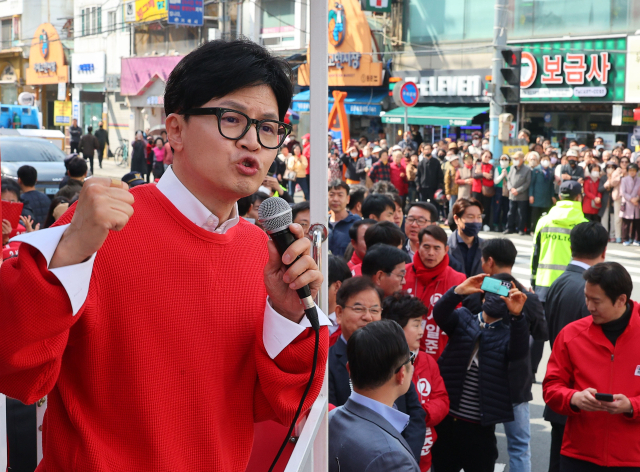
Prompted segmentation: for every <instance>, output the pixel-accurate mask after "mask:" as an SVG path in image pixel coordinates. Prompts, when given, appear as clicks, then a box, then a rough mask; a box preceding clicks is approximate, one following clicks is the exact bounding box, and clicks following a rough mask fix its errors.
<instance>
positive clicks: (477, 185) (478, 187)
mask: <svg viewBox="0 0 640 472" xmlns="http://www.w3.org/2000/svg"><path fill="white" fill-rule="evenodd" d="M477 168H478V164H475V165H474V166H473V169H472V172H471V175H472V176H473V175H475V173H476V169H477ZM482 172H483V173H484V172H489V173H490V174H491V175H493V166H492V165H491V164H485V163H483V164H482ZM483 185H484V186H485V187H493V179H485V178H484V177H482V178H481V179H476V178H474V179H473V183H472V184H471V191H472V192H476V193H481V192H482V186H483Z"/></svg>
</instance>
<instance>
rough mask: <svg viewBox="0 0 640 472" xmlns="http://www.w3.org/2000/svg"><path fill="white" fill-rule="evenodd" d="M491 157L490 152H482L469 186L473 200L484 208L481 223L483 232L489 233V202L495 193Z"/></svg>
mask: <svg viewBox="0 0 640 472" xmlns="http://www.w3.org/2000/svg"><path fill="white" fill-rule="evenodd" d="M492 157H493V155H492V154H491V151H483V152H482V155H481V157H480V159H481V160H480V161H478V162H476V163H475V165H474V169H473V184H472V185H471V194H472V195H473V198H475V199H476V200H478V201H479V202H480V203H482V206H483V208H485V215H484V220H483V221H482V224H483V229H484V231H489V223H490V222H491V218H490V217H491V200H492V198H493V196H494V195H495V192H496V189H495V187H494V183H493V165H492V164H491V159H492Z"/></svg>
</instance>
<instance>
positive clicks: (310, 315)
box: [258, 197, 320, 331]
mask: <svg viewBox="0 0 640 472" xmlns="http://www.w3.org/2000/svg"><path fill="white" fill-rule="evenodd" d="M258 221H260V224H261V225H262V227H263V228H264V229H265V231H266V232H267V234H268V235H269V236H271V239H272V240H273V242H274V243H275V245H276V248H277V249H278V253H279V254H280V256H282V255H283V254H284V252H285V251H286V250H287V248H288V247H289V246H291V245H292V244H293V243H294V242H295V241H296V237H295V236H294V235H293V233H292V232H291V230H290V229H289V225H290V224H291V223H292V222H293V219H292V217H291V207H290V206H289V204H288V203H287V202H286V200H283V199H282V198H279V197H270V198H267V199H266V200H264V201H263V202H262V203H261V204H260V207H259V208H258ZM296 260H297V259H296ZM294 262H295V261H294ZM292 264H293V262H292ZM290 265H291V264H290ZM296 292H298V296H299V297H300V300H302V304H303V305H304V312H305V314H306V315H307V319H308V320H309V322H310V323H311V327H312V328H313V329H314V330H316V331H317V330H319V329H320V323H319V321H318V312H317V310H316V304H315V303H314V301H313V298H312V297H311V289H310V288H309V286H308V285H305V286H304V287H301V288H299V289H297V290H296Z"/></svg>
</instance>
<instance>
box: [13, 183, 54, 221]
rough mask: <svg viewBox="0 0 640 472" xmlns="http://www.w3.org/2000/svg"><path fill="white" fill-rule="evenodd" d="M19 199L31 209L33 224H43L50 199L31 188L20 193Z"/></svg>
mask: <svg viewBox="0 0 640 472" xmlns="http://www.w3.org/2000/svg"><path fill="white" fill-rule="evenodd" d="M20 201H21V202H22V203H24V204H25V205H27V206H28V207H29V208H31V211H33V220H34V226H35V225H36V224H38V223H40V225H44V220H45V218H46V217H47V213H49V207H50V206H51V199H50V198H49V197H47V196H46V195H45V194H44V193H42V192H38V191H37V190H31V191H29V192H25V193H23V194H22V195H20Z"/></svg>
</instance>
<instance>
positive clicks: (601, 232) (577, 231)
mask: <svg viewBox="0 0 640 472" xmlns="http://www.w3.org/2000/svg"><path fill="white" fill-rule="evenodd" d="M569 239H570V240H571V257H577V258H580V259H595V258H597V257H600V256H601V255H602V253H603V252H604V251H605V249H606V248H607V244H608V243H609V233H608V232H607V230H606V229H604V226H602V225H601V224H600V223H596V222H595V221H587V222H585V223H580V224H577V225H575V226H574V227H573V229H572V230H571V234H570V235H569Z"/></svg>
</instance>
